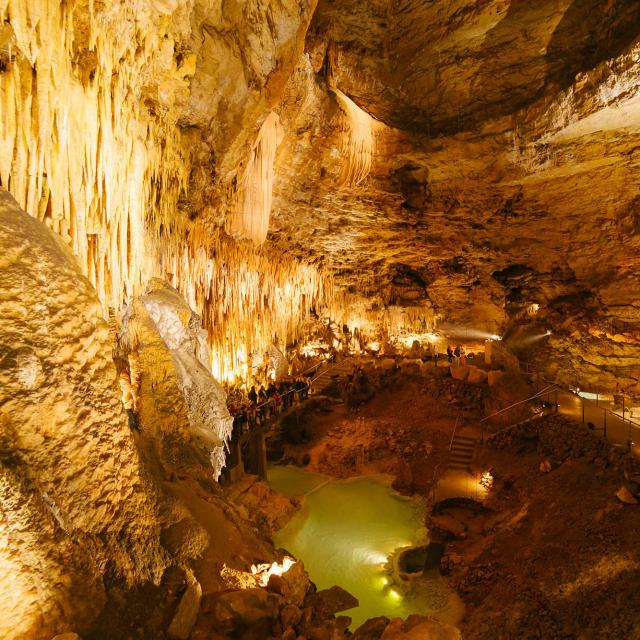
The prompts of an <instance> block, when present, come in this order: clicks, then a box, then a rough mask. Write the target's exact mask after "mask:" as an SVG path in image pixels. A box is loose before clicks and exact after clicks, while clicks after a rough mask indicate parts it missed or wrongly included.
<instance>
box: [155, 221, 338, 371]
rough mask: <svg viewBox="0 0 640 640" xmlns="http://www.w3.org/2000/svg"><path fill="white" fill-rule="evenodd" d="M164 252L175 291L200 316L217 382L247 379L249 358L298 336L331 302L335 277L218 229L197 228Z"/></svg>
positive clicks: (170, 245)
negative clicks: (313, 313)
mask: <svg viewBox="0 0 640 640" xmlns="http://www.w3.org/2000/svg"><path fill="white" fill-rule="evenodd" d="M163 253H164V255H165V270H166V272H167V273H168V274H170V278H171V279H172V282H173V284H174V286H176V288H177V289H178V290H180V291H181V292H182V293H183V295H184V296H185V297H186V298H187V300H188V302H189V304H190V305H191V307H193V308H195V309H197V310H198V312H199V313H200V314H201V316H202V319H203V324H204V326H205V329H206V330H207V332H208V335H209V341H210V344H211V350H212V368H213V373H214V376H216V377H217V378H219V379H224V380H231V379H234V378H235V377H240V378H245V377H246V375H247V366H248V364H249V363H250V359H251V356H252V354H256V353H263V352H264V351H265V349H266V348H267V346H268V345H270V344H272V343H274V342H277V343H278V344H280V345H281V347H285V346H286V344H287V342H290V341H292V340H294V339H296V338H298V337H300V335H301V334H300V331H301V328H302V325H303V321H304V320H305V319H306V318H308V317H309V314H310V313H311V311H312V310H313V309H319V308H321V307H323V306H324V305H327V304H329V303H330V301H331V299H332V297H333V282H332V279H331V278H330V277H329V276H328V275H327V274H325V273H323V272H321V271H319V270H318V269H316V268H315V267H314V266H311V265H307V264H304V263H300V262H298V261H296V260H290V259H287V258H286V257H284V256H282V257H274V256H273V255H269V254H268V252H267V250H266V249H256V248H255V247H254V246H253V244H252V243H249V242H245V243H236V242H233V241H232V240H231V239H230V238H228V237H227V236H226V235H225V234H223V233H221V232H220V233H218V234H216V235H214V236H213V237H212V236H211V235H210V233H208V232H207V230H206V229H196V228H194V229H193V230H192V232H191V234H190V237H189V241H188V242H186V243H180V244H173V245H172V244H168V243H167V244H166V245H165V246H164V249H163Z"/></svg>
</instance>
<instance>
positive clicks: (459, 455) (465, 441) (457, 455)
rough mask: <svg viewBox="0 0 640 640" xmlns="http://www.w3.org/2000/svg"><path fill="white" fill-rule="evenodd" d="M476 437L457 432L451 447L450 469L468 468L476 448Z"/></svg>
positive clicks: (448, 466) (448, 467)
mask: <svg viewBox="0 0 640 640" xmlns="http://www.w3.org/2000/svg"><path fill="white" fill-rule="evenodd" d="M476 442H477V440H476V438H472V437H471V436H463V435H460V434H458V433H456V434H455V436H454V437H453V440H452V441H451V447H450V449H449V463H448V465H447V470H449V469H467V468H468V467H469V465H470V464H471V460H473V454H474V452H475V450H476Z"/></svg>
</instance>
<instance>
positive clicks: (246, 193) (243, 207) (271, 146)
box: [226, 111, 281, 244]
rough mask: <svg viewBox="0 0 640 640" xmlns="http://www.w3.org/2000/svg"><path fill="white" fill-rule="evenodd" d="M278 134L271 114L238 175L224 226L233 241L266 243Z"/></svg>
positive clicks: (277, 122) (277, 118) (279, 128)
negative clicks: (236, 189) (230, 207)
mask: <svg viewBox="0 0 640 640" xmlns="http://www.w3.org/2000/svg"><path fill="white" fill-rule="evenodd" d="M280 130H281V127H280V118H279V117H278V114H276V113H275V112H273V111H272V112H270V113H269V115H268V116H267V118H266V120H265V121H264V123H263V124H262V127H261V128H260V132H259V133H258V137H257V139H256V142H255V144H254V145H253V148H252V149H251V152H250V154H249V160H248V162H247V165H246V167H245V169H244V171H242V172H241V174H240V178H239V184H238V194H237V203H236V206H235V208H234V210H233V211H232V213H231V215H230V217H229V219H228V220H227V225H226V229H227V232H228V233H229V235H231V236H233V237H235V238H246V239H249V240H253V242H255V243H256V244H262V243H263V242H264V241H265V240H266V239H267V233H268V231H269V218H270V217H271V202H272V199H273V176H274V162H275V158H276V149H277V148H278V143H279V141H280V138H281V131H280Z"/></svg>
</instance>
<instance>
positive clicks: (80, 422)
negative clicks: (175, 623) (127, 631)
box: [0, 191, 166, 640]
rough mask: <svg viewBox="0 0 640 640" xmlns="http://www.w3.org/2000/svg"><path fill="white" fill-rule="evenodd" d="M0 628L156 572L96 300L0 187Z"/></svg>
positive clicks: (53, 613)
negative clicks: (112, 580) (113, 579)
mask: <svg viewBox="0 0 640 640" xmlns="http://www.w3.org/2000/svg"><path fill="white" fill-rule="evenodd" d="M0 256H1V258H0V272H1V274H2V277H1V278H0V300H1V301H2V304H0V439H1V446H0V494H1V499H0V510H1V512H2V518H0V539H1V540H2V544H1V545H0V564H1V565H2V578H1V580H0V609H1V611H2V614H1V615H0V636H2V637H3V638H7V639H12V638H46V639H47V640H48V639H49V638H50V637H52V636H53V635H55V633H56V632H61V631H65V630H68V629H69V627H68V626H66V625H68V624H73V625H75V628H76V629H77V630H82V629H83V628H84V627H85V626H86V624H87V622H88V621H89V620H90V619H91V618H92V617H93V616H95V614H96V613H97V612H98V611H99V610H100V608H101V607H102V604H103V602H104V589H103V586H102V582H101V576H102V575H103V574H104V573H105V572H109V573H110V574H112V575H114V576H115V575H118V576H121V577H122V578H124V579H125V580H126V581H128V582H129V583H136V582H141V581H144V580H158V579H159V577H160V574H161V572H162V570H163V569H164V566H165V563H166V554H165V552H163V550H162V549H161V547H160V544H159V529H160V526H159V519H158V515H157V505H156V497H155V492H154V489H153V487H152V486H151V484H150V482H149V481H148V480H147V479H146V478H147V474H146V472H145V471H144V469H143V468H142V465H141V460H140V457H139V455H138V451H137V449H136V445H135V442H134V438H133V435H132V433H131V430H130V429H129V427H128V424H127V419H126V416H125V414H124V410H123V407H122V404H121V401H120V397H119V396H120V394H119V390H118V388H117V385H116V372H115V368H114V366H113V362H112V360H111V337H110V336H109V331H108V327H107V325H106V323H105V322H104V320H103V318H102V309H101V306H100V302H99V301H98V298H97V296H96V294H95V291H94V290H93V288H92V287H91V285H90V283H89V281H88V280H87V279H86V278H85V277H84V276H83V275H82V274H81V273H80V270H79V268H78V267H77V264H76V262H75V260H74V258H73V256H72V255H71V253H70V251H69V250H68V249H67V248H66V247H65V246H64V245H63V243H62V241H61V240H60V239H58V238H57V237H56V236H55V235H54V234H53V233H51V232H50V231H49V230H48V229H47V228H46V227H45V226H44V225H43V224H42V223H41V222H39V221H37V220H35V219H34V218H33V217H30V216H28V215H27V214H26V213H24V212H23V211H21V210H20V209H19V207H18V205H17V203H16V202H15V201H14V200H13V198H12V197H11V196H10V195H9V194H8V193H6V192H5V191H0Z"/></svg>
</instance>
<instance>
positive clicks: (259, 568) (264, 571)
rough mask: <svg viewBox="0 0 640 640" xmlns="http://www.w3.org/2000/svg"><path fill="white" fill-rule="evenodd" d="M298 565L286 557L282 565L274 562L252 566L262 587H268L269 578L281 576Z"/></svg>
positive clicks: (252, 570) (252, 571) (253, 572)
mask: <svg viewBox="0 0 640 640" xmlns="http://www.w3.org/2000/svg"><path fill="white" fill-rule="evenodd" d="M295 563H296V561H295V560H294V559H293V558H290V557H289V556H285V557H284V558H283V560H282V563H278V562H273V563H272V564H259V565H255V564H252V565H251V573H252V574H253V575H254V576H255V577H256V578H257V579H258V581H259V584H260V586H261V587H266V586H267V585H268V584H269V578H270V577H271V576H281V575H283V574H284V573H286V572H287V571H289V569H291V567H292V566H293V565H294V564H295Z"/></svg>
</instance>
